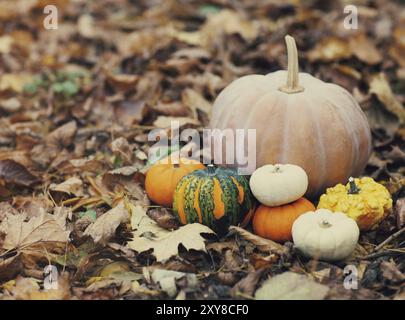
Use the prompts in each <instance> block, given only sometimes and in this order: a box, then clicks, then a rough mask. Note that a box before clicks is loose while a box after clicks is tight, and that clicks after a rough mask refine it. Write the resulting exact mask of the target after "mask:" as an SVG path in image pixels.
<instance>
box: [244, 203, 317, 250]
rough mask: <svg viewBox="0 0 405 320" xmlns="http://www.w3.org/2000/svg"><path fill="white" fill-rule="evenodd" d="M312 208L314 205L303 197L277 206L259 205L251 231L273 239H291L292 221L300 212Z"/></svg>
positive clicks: (311, 209)
mask: <svg viewBox="0 0 405 320" xmlns="http://www.w3.org/2000/svg"><path fill="white" fill-rule="evenodd" d="M314 210H315V207H314V205H313V204H312V203H311V202H310V201H308V200H307V199H305V198H300V199H298V200H297V201H294V202H291V203H289V204H285V205H282V206H278V207H267V206H265V205H261V206H259V207H258V208H257V210H256V212H255V215H254V217H253V222H252V225H253V231H254V233H255V234H257V235H259V236H261V237H263V238H267V239H270V240H273V241H278V242H285V241H291V240H292V234H291V229H292V225H293V223H294V221H295V220H296V219H297V218H298V217H299V216H300V215H301V214H304V213H305V212H308V211H314Z"/></svg>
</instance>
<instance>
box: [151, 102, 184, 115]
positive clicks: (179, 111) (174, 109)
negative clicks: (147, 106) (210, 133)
mask: <svg viewBox="0 0 405 320" xmlns="http://www.w3.org/2000/svg"><path fill="white" fill-rule="evenodd" d="M153 110H155V111H156V112H158V113H159V114H162V115H165V116H171V117H186V116H188V115H190V109H189V108H188V107H187V106H186V105H185V104H184V103H181V102H179V101H175V102H162V101H159V102H158V103H157V104H156V105H155V106H154V107H153Z"/></svg>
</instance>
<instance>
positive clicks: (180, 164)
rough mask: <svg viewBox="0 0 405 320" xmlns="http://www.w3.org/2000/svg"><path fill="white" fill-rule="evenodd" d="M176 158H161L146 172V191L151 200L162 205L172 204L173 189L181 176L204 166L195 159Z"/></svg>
mask: <svg viewBox="0 0 405 320" xmlns="http://www.w3.org/2000/svg"><path fill="white" fill-rule="evenodd" d="M176 160H177V159H174V158H173V157H168V158H165V159H162V160H160V161H158V162H157V163H155V164H154V165H153V166H152V167H151V168H150V169H149V170H148V172H147V173H146V179H145V190H146V193H147V195H148V197H149V198H150V199H151V200H152V201H153V202H155V203H157V204H160V205H162V206H166V207H169V206H170V207H171V206H172V204H173V194H174V190H175V189H176V186H177V183H178V182H179V181H180V179H181V178H183V177H184V176H185V175H187V174H189V173H190V172H193V171H195V170H200V169H203V168H205V167H204V165H203V164H202V163H200V162H198V161H195V160H190V159H187V158H180V159H178V161H176Z"/></svg>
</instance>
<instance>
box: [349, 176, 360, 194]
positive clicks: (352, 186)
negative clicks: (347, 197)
mask: <svg viewBox="0 0 405 320" xmlns="http://www.w3.org/2000/svg"><path fill="white" fill-rule="evenodd" d="M359 192H360V188H359V187H358V186H357V185H356V182H354V179H353V177H350V178H349V192H348V193H349V194H358V193H359Z"/></svg>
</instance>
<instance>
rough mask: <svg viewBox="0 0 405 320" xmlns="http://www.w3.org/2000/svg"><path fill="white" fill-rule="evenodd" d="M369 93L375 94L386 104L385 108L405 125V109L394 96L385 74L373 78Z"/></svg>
mask: <svg viewBox="0 0 405 320" xmlns="http://www.w3.org/2000/svg"><path fill="white" fill-rule="evenodd" d="M369 92H370V93H373V94H375V95H376V96H377V98H378V100H380V101H381V102H382V103H383V104H384V106H385V108H386V109H387V110H388V111H389V112H391V113H392V114H394V115H395V116H396V117H397V118H398V120H399V122H400V123H402V124H403V123H405V108H404V106H403V105H402V103H401V102H400V101H399V100H398V99H397V98H396V97H395V96H394V93H393V92H392V90H391V87H390V85H389V83H388V80H387V78H386V76H385V75H384V74H383V73H380V74H378V75H376V76H374V77H372V79H371V82H370V89H369Z"/></svg>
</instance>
